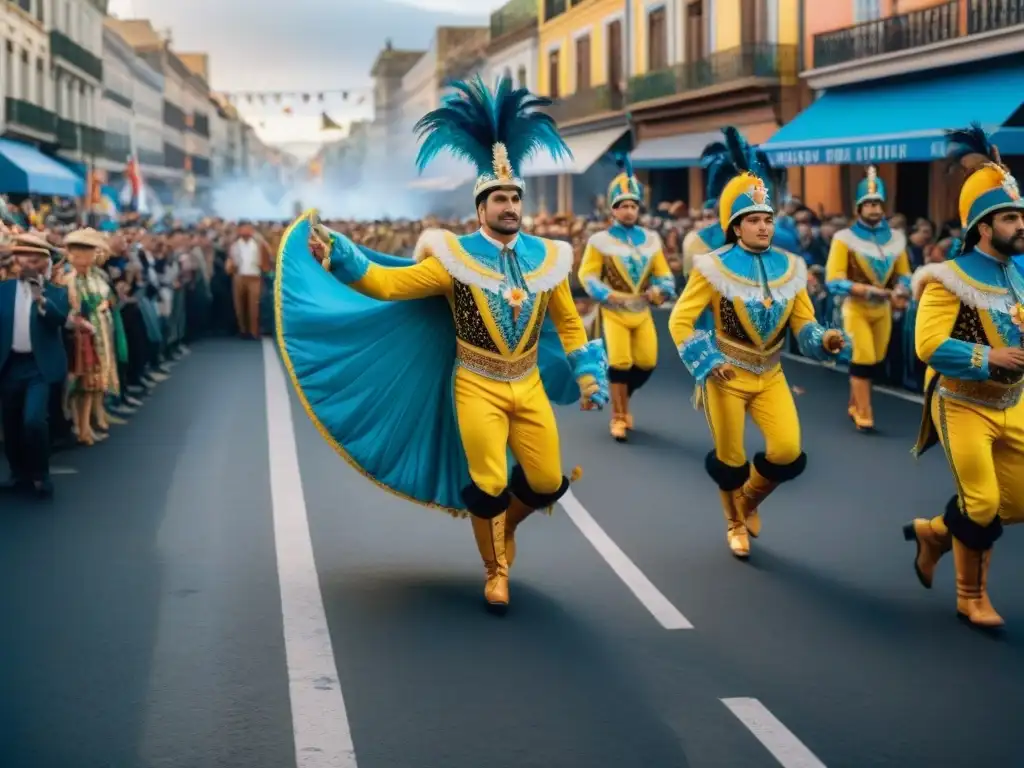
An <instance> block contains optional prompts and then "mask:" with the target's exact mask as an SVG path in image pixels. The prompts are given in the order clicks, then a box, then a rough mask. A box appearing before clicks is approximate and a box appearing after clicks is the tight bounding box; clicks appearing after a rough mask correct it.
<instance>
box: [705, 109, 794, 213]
mask: <svg viewBox="0 0 1024 768" xmlns="http://www.w3.org/2000/svg"><path fill="white" fill-rule="evenodd" d="M722 134H723V136H724V138H725V141H716V142H713V143H711V144H708V145H707V146H706V147H705V148H704V151H703V152H702V153H701V156H700V164H701V166H703V167H704V169H705V170H707V172H708V188H707V196H708V198H709V199H715V198H717V197H718V196H719V195H720V194H721V193H722V189H723V188H724V187H725V185H726V184H728V183H729V180H730V179H731V178H733V177H734V176H738V175H739V174H741V173H744V172H750V173H753V174H755V175H757V176H758V177H760V178H761V179H762V180H763V181H764V182H765V184H772V183H774V184H782V183H785V178H786V175H785V170H784V169H773V168H772V165H771V162H769V160H768V155H767V154H766V153H765V152H763V151H762V150H759V149H758V150H755V149H754V148H753V147H752V146H750V144H749V143H748V142H747V140H746V139H745V138H743V135H742V134H741V133H740V132H739V130H737V129H736V128H735V127H733V126H731V125H727V126H726V127H724V128H723V129H722Z"/></svg>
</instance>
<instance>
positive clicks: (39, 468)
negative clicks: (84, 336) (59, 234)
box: [0, 235, 73, 497]
mask: <svg viewBox="0 0 1024 768" xmlns="http://www.w3.org/2000/svg"><path fill="white" fill-rule="evenodd" d="M11 251H12V253H13V255H14V258H15V260H16V262H17V268H18V279H17V280H6V281H4V282H2V283H0V405H2V413H3V430H4V451H5V453H6V454H7V462H8V464H9V465H10V470H11V476H10V479H9V480H8V481H7V482H6V483H4V484H3V488H4V489H6V490H29V491H32V490H34V491H35V492H36V493H37V494H39V495H40V496H44V497H48V496H50V495H51V494H52V493H53V484H52V482H51V481H50V435H49V423H48V422H49V403H50V391H51V389H52V387H54V386H55V385H56V386H59V385H61V384H63V382H64V377H65V376H66V375H67V357H66V355H65V352H64V341H63V332H64V328H65V326H66V325H68V324H69V320H68V315H69V312H70V308H69V304H68V293H67V290H65V289H64V288H61V287H60V286H56V285H53V284H50V283H48V282H47V277H48V275H49V272H50V265H51V262H50V248H49V245H48V244H47V243H46V241H45V240H42V239H40V238H38V237H36V236H34V235H17V236H15V237H14V239H13V242H12V243H11ZM72 324H73V323H72Z"/></svg>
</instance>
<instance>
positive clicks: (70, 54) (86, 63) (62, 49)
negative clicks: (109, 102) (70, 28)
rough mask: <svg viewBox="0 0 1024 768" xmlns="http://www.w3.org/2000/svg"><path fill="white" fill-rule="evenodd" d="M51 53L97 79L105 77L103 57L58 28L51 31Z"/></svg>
mask: <svg viewBox="0 0 1024 768" xmlns="http://www.w3.org/2000/svg"><path fill="white" fill-rule="evenodd" d="M50 55H51V56H53V57H54V58H57V59H63V60H64V61H66V62H68V63H69V64H71V65H73V66H75V67H77V68H78V69H80V70H82V71H83V72H85V74H87V75H91V76H92V77H94V78H96V79H97V80H102V79H103V59H101V58H100V57H99V56H96V55H94V54H92V53H89V51H87V50H85V48H83V47H82V46H80V45H79V44H78V43H76V42H75V41H74V40H72V39H71V38H70V37H68V36H67V35H65V34H64V33H63V32H58V31H57V30H56V29H54V30H51V31H50Z"/></svg>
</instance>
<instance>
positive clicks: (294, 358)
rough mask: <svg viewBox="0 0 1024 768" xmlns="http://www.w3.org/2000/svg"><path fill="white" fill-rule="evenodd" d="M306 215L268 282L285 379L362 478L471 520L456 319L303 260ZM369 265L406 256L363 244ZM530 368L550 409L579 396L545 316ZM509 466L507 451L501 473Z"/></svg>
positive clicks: (444, 304) (442, 305)
mask: <svg viewBox="0 0 1024 768" xmlns="http://www.w3.org/2000/svg"><path fill="white" fill-rule="evenodd" d="M308 216H309V214H308V213H307V214H304V215H303V216H302V217H301V218H300V219H298V220H297V221H296V222H294V223H293V224H292V225H291V226H290V227H289V228H288V231H287V232H285V235H284V238H283V239H282V241H281V248H280V250H279V252H278V257H277V265H276V273H275V276H274V315H275V319H276V322H277V343H278V347H279V348H280V351H281V358H282V361H283V363H284V367H285V370H286V371H287V373H288V377H289V378H290V379H291V382H292V385H293V386H294V387H295V391H296V392H297V393H298V396H299V401H300V402H301V403H302V407H303V409H304V410H305V411H306V414H307V415H308V416H309V418H310V419H311V420H312V422H313V424H314V425H316V428H317V430H318V431H319V432H320V434H321V436H322V437H323V438H324V439H325V440H326V441H327V442H328V444H330V446H331V447H332V448H334V450H335V451H337V452H338V454H339V455H341V457H342V458H344V459H345V461H347V462H348V463H349V464H351V465H352V466H353V467H355V468H356V469H357V470H358V471H359V472H360V473H362V474H363V475H364V476H366V477H367V478H369V479H370V480H372V481H373V482H374V483H376V484H377V485H379V486H381V487H382V488H384V489H386V490H388V491H390V492H392V493H394V494H396V495H397V496H399V497H401V498H403V499H406V500H408V501H413V502H416V503H418V504H422V505H424V506H427V507H433V508H437V509H441V510H444V511H446V512H448V513H449V514H452V515H455V516H457V517H463V516H465V515H466V514H467V511H466V508H465V504H464V503H463V501H462V489H463V488H465V487H466V486H467V485H469V484H470V478H469V467H468V465H467V463H466V454H465V452H464V450H463V448H462V441H461V440H460V438H459V428H458V422H457V421H456V418H455V404H454V401H453V398H452V380H453V374H454V371H455V322H454V320H453V319H452V314H451V309H450V307H449V304H448V301H447V300H446V299H444V298H443V297H433V298H428V299H419V300H414V301H393V302H382V301H377V300H376V299H371V298H368V297H366V296H363V295H362V294H360V293H358V292H357V291H355V290H354V289H352V288H350V287H348V286H346V285H344V284H342V283H341V282H339V281H338V280H337V279H336V278H334V277H333V276H331V275H330V274H329V273H327V272H326V271H325V270H324V269H323V268H322V267H321V266H320V265H319V264H318V263H317V262H316V260H315V259H314V258H313V256H312V255H311V254H310V251H309V247H308V241H309V235H310V225H309V218H308ZM359 247H360V250H361V251H362V252H363V253H364V254H365V255H366V256H367V258H369V259H370V260H371V261H372V262H374V263H375V264H379V265H380V266H384V267H392V268H399V269H400V268H406V267H410V266H412V265H413V264H414V262H413V261H412V260H411V259H406V258H402V257H399V256H390V255H387V254H382V253H377V252H376V251H371V250H370V249H368V248H363V247H362V246H359ZM539 345H540V346H539V349H538V365H539V367H540V374H541V378H542V380H543V382H544V389H545V390H546V392H547V394H548V397H550V398H551V401H552V402H553V403H556V404H558V405H568V404H571V403H576V402H578V401H579V399H580V390H579V386H578V384H577V383H576V379H575V377H574V375H573V371H572V368H571V366H570V364H569V361H568V360H567V359H566V356H565V353H564V351H563V349H562V344H561V340H560V339H559V337H558V334H557V333H556V331H555V327H554V324H553V323H552V322H551V320H550V318H546V319H545V320H544V325H543V326H542V330H541V335H540V341H539ZM513 466H514V460H513V459H512V457H511V455H510V460H509V471H510V474H511V469H512V467H513Z"/></svg>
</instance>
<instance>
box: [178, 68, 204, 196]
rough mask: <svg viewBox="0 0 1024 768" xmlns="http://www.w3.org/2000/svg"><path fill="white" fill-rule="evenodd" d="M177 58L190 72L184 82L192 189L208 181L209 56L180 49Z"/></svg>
mask: <svg viewBox="0 0 1024 768" xmlns="http://www.w3.org/2000/svg"><path fill="white" fill-rule="evenodd" d="M178 58H179V59H180V60H181V62H182V63H183V64H184V65H185V66H186V67H187V68H188V70H189V73H190V76H189V77H187V78H185V82H184V86H185V87H184V100H183V103H182V107H183V109H184V110H185V125H186V128H187V130H186V131H185V137H184V138H185V146H184V150H185V156H186V158H185V169H186V179H188V177H189V176H191V179H192V180H191V181H190V182H189V183H190V185H192V186H193V187H194V189H195V190H203V189H207V188H209V185H210V172H211V167H210V120H211V114H210V113H211V111H212V105H211V104H210V86H209V82H210V71H209V70H210V59H209V56H207V55H206V54H205V53H181V54H178Z"/></svg>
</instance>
